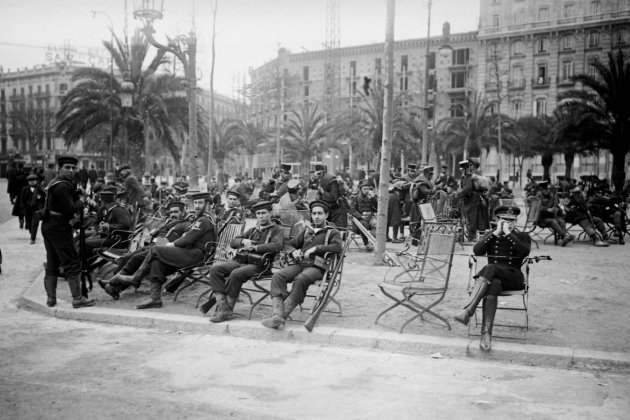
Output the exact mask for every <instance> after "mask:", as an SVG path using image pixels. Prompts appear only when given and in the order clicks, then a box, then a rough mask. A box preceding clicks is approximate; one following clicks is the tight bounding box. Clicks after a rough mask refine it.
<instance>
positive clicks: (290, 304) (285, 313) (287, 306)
mask: <svg viewBox="0 0 630 420" xmlns="http://www.w3.org/2000/svg"><path fill="white" fill-rule="evenodd" d="M297 305H298V304H297V302H296V301H295V300H293V299H291V296H289V297H288V298H287V300H285V301H284V306H283V309H282V317H283V318H284V319H285V320H286V319H288V318H289V315H291V312H293V310H294V309H295V307H296V306H297Z"/></svg>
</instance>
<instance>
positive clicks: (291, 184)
mask: <svg viewBox="0 0 630 420" xmlns="http://www.w3.org/2000/svg"><path fill="white" fill-rule="evenodd" d="M299 187H300V180H299V179H295V178H293V179H290V180H289V181H287V188H288V189H289V191H291V192H294V191H297V190H298V188H299Z"/></svg>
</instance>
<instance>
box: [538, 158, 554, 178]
mask: <svg viewBox="0 0 630 420" xmlns="http://www.w3.org/2000/svg"><path fill="white" fill-rule="evenodd" d="M540 162H541V163H542V166H543V180H548V179H550V172H551V171H550V169H551V165H552V164H553V155H552V154H550V153H543V155H542V158H541V161H540Z"/></svg>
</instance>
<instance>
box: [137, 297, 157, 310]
mask: <svg viewBox="0 0 630 420" xmlns="http://www.w3.org/2000/svg"><path fill="white" fill-rule="evenodd" d="M161 307H162V301H161V300H153V299H151V300H148V301H146V302H144V303H141V304H139V305H136V306H135V308H136V309H151V308H161Z"/></svg>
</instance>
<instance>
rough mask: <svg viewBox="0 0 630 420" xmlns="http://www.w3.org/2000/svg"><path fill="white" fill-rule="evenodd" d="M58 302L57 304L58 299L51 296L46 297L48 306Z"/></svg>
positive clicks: (50, 306)
mask: <svg viewBox="0 0 630 420" xmlns="http://www.w3.org/2000/svg"><path fill="white" fill-rule="evenodd" d="M56 304H57V299H55V298H50V297H49V298H47V299H46V306H48V307H49V308H52V307H53V306H55V305H56Z"/></svg>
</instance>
